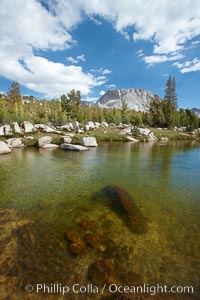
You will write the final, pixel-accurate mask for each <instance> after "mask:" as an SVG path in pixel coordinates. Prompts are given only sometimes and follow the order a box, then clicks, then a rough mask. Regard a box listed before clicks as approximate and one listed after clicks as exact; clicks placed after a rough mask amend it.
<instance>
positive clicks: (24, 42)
mask: <svg viewBox="0 0 200 300" xmlns="http://www.w3.org/2000/svg"><path fill="white" fill-rule="evenodd" d="M48 3H49V8H50V11H47V10H46V9H45V8H44V7H43V6H42V5H41V4H40V2H39V1H38V0H28V1H27V0H16V1H13V0H6V1H0V75H3V76H5V77H7V78H9V79H11V80H17V81H19V83H21V84H24V85H25V86H27V87H29V88H31V89H34V90H35V91H38V92H43V93H45V94H48V95H58V93H63V92H65V91H66V92H67V89H68V88H69V89H71V88H78V89H80V90H81V92H82V93H83V94H87V93H89V92H90V90H91V89H92V87H94V86H100V85H102V84H104V83H105V82H106V77H105V76H104V77H103V76H99V77H97V78H95V76H93V75H92V74H90V73H84V72H83V69H82V68H81V67H79V66H65V65H64V64H59V63H55V62H51V61H49V60H48V59H46V58H42V57H39V56H36V55H35V54H34V53H35V50H42V51H46V50H51V51H52V50H53V51H54V50H64V49H67V48H69V47H71V46H73V45H74V44H75V43H76V41H74V40H73V38H72V36H71V33H70V32H72V29H74V28H75V27H76V26H78V25H79V24H80V23H81V22H82V21H83V20H84V19H85V17H86V16H88V17H89V18H97V17H101V18H104V19H106V20H107V21H108V22H111V23H112V25H113V27H114V28H115V30H116V31H117V32H119V33H121V34H125V35H126V33H127V28H129V32H130V30H131V29H132V32H134V33H133V39H134V40H135V41H137V40H148V41H150V42H152V45H153V52H152V53H151V55H149V56H145V58H144V61H145V62H146V63H147V64H153V63H158V62H163V61H172V60H175V56H176V55H177V56H178V55H179V57H177V58H176V59H177V60H178V59H180V58H181V57H182V56H181V55H182V51H183V50H184V49H185V48H186V46H185V45H186V42H188V41H191V42H192V39H194V38H197V37H198V36H199V35H200V6H199V0H193V1H192V4H191V1H188V0H182V1H181V4H180V1H179V0H174V1H168V0H162V1H154V0H149V1H145V0H141V1H132V0H124V1H123V2H122V1H119V0H109V1H108V0H95V1H94V0H88V1H85V0H76V1H72V0H59V1H49V2H48ZM196 45H197V46H198V44H196ZM174 53H176V54H174ZM141 54H142V52H141ZM138 55H140V54H138ZM78 57H79V58H78ZM78 57H76V58H73V57H71V63H74V64H75V63H76V62H72V59H74V60H78V61H79V62H80V61H84V59H85V57H84V56H83V54H81V55H79V56H78ZM68 61H69V60H68ZM177 67H178V66H177ZM106 70H107V69H105V70H103V69H102V70H101V74H102V75H105V74H106V73H105V72H106ZM180 70H181V72H182V73H185V72H190V71H197V70H199V61H193V60H191V64H190V65H189V66H185V67H184V66H182V67H180ZM59 72H60V75H59ZM103 72H104V73H103ZM107 74H108V73H107Z"/></svg>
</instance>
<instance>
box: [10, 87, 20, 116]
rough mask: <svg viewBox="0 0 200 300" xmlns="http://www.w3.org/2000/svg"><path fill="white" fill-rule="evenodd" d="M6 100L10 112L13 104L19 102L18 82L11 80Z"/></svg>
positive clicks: (12, 109)
mask: <svg viewBox="0 0 200 300" xmlns="http://www.w3.org/2000/svg"><path fill="white" fill-rule="evenodd" d="M7 100H8V110H9V112H10V113H13V111H14V107H15V104H16V103H20V102H21V94H20V87H19V83H18V82H13V83H12V84H11V87H10V90H9V92H8V94H7Z"/></svg>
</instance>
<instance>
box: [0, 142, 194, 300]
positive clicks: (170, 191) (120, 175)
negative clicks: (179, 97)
mask: <svg viewBox="0 0 200 300" xmlns="http://www.w3.org/2000/svg"><path fill="white" fill-rule="evenodd" d="M199 170H200V147H199V144H198V143H195V142H192V143H191V142H186V143H185V142H184V143H183V142H176V143H166V144H162V143H144V144H143V143H137V144H132V143H102V144H100V146H99V147H98V148H95V149H91V150H90V151H88V152H83V153H77V152H67V151H63V150H60V149H55V150H53V149H46V150H38V149H35V148H29V149H16V150H13V151H12V154H11V155H2V156H0V207H1V209H14V210H16V211H17V212H19V213H20V215H21V217H22V218H26V219H31V220H32V221H33V222H35V223H34V224H36V225H35V226H36V227H37V226H38V227H37V230H36V227H34V229H26V231H25V233H23V234H24V235H25V236H26V235H27V236H28V233H27V232H28V231H29V230H33V232H35V235H36V236H37V234H38V235H39V237H37V240H38V243H39V240H40V235H41V234H42V235H43V237H45V238H43V244H44V245H46V243H47V249H46V250H48V251H50V250H49V249H50V248H49V247H48V244H51V243H52V245H53V246H52V252H51V251H50V254H47V253H46V254H45V255H51V257H52V261H51V264H58V268H57V271H55V274H54V277H55V276H58V275H56V274H61V275H59V276H60V277H59V278H63V274H65V276H67V277H66V278H67V280H68V282H70V281H71V282H73V280H75V278H76V277H77V274H76V271H77V272H78V273H79V274H80V272H79V271H78V268H81V270H82V274H81V275H80V278H79V281H81V282H88V280H89V279H88V270H91V269H92V268H93V269H94V270H95V268H97V270H98V264H97V265H95V264H94V261H95V259H97V258H99V257H104V256H105V253H106V252H105V253H104V254H102V253H99V252H98V251H99V249H103V248H105V249H106V247H107V243H111V244H112V243H113V244H114V245H115V247H114V248H116V249H118V252H117V253H116V252H112V251H111V253H112V255H113V257H114V258H115V260H114V261H115V262H116V260H117V257H118V258H119V257H120V265H121V267H120V266H119V264H118V265H117V264H115V268H116V270H117V272H118V273H119V278H118V279H116V280H119V281H120V280H121V279H120V278H122V277H123V276H124V280H128V279H127V278H128V277H127V276H128V275H127V276H125V275H123V274H125V273H124V272H125V270H129V271H130V272H132V271H133V272H134V274H138V276H139V277H138V278H140V282H147V283H165V284H168V285H175V284H179V285H180V284H182V285H184V284H185V285H188V284H190V285H193V286H194V287H195V292H196V294H197V295H198V290H199V278H200V230H199V229H200V218H199V216H200V201H199V193H200V186H199ZM107 185H115V186H117V185H118V186H120V187H122V188H124V189H125V190H126V191H127V192H128V193H129V194H130V195H131V197H132V198H133V201H134V202H135V203H136V204H137V206H138V207H139V209H140V210H141V212H142V214H143V215H144V217H145V218H146V219H147V220H148V226H149V229H148V232H147V233H146V234H141V235H135V234H133V233H132V232H131V231H130V230H129V229H128V228H127V227H126V226H124V222H122V220H121V219H120V218H119V216H118V215H117V214H115V213H114V211H112V210H111V209H110V206H109V205H106V204H105V202H104V203H103V202H102V201H99V199H98V198H95V197H94V195H95V194H96V193H97V192H98V191H100V190H102V189H103V188H104V187H105V186H107ZM81 220H91V221H92V222H94V224H95V225H94V228H92V232H89V234H90V241H89V245H90V246H89V248H87V247H86V246H84V245H87V243H88V242H87V243H86V242H85V240H87V241H88V236H86V237H85V235H86V233H85V231H84V230H83V229H84V228H82V229H80V226H79V225H77V224H80V222H82V221H81ZM77 226H79V227H77ZM69 228H73V230H74V232H77V231H80V232H81V234H82V237H81V239H83V240H84V241H83V243H82V244H81V242H80V237H76V243H79V244H78V245H79V247H86V250H85V252H84V253H85V255H83V256H81V257H76V258H74V257H71V256H70V255H69V257H68V256H67V250H66V249H65V250H62V247H61V245H63V243H64V245H65V247H67V244H65V243H66V241H65V240H64V239H63V233H64V232H65V231H66V230H68V229H69ZM78 228H79V229H78ZM81 230H83V231H84V232H82V231H81ZM72 232H73V231H72ZM94 233H95V235H97V233H98V235H99V241H101V242H98V243H97V241H96V240H95V241H93V238H94ZM24 235H22V236H24ZM68 236H69V234H68ZM20 237H21V235H19V238H20ZM110 239H112V242H108V241H109V240H110ZM27 240H28V238H27ZM91 241H92V242H91ZM27 243H28V242H27ZM70 243H71V242H69V245H68V246H69V247H71V244H70ZM85 243H86V244H85ZM91 243H93V244H92V245H94V244H95V245H98V246H95V247H97V248H98V247H99V248H98V251H97V249H96V248H95V250H94V248H92V246H91ZM58 244H59V246H56V245H58ZM22 245H23V247H25V248H23V247H22V249H24V251H25V249H26V246H24V245H26V243H24V242H23V243H22ZM44 245H43V246H41V247H45V246H44ZM99 245H100V246H99ZM27 247H29V246H27ZM109 247H110V246H109ZM38 249H40V247H39V246H38V248H37V251H39V250H38ZM81 249H82V248H81ZM88 249H89V250H88ZM46 250H45V251H46ZM71 250H72V249H71ZM29 251H30V249H29ZM32 251H33V250H32ZM35 251H36V250H35ZM45 251H44V253H45ZM62 251H63V253H62ZM74 251H78V249H75V250H74ZM102 251H103V250H102ZM58 253H59V255H60V257H61V258H62V259H64V261H66V264H68V271H67V270H66V268H65V267H63V265H62V264H61V263H60V260H59V261H57V258H58ZM123 253H124V254H123ZM34 257H35V256H34V253H33V260H34ZM54 257H55V260H54ZM23 259H25V260H26V258H23ZM35 259H36V258H35ZM37 259H38V260H36V262H35V263H36V264H37V263H38V265H41V266H42V262H41V261H42V257H41V258H40V259H41V260H39V258H37ZM127 261H128V266H127ZM103 263H105V262H103ZM46 264H47V262H46ZM80 265H81V267H80ZM91 266H92V267H91ZM30 268H31V267H30ZM47 269H48V266H47ZM93 269H92V270H93ZM38 270H39V269H38ZM69 270H70V271H69ZM38 272H39V271H38ZM40 272H41V271H40ZM69 272H70V274H69ZM130 272H129V273H130ZM25 273H26V272H25V270H24V274H25ZM51 273H52V270H51ZM27 274H29V275H27ZM30 274H31V273H26V276H31V275H30ZM48 274H49V276H50V277H51V275H50V273H48V272H47V273H46V276H47V277H48ZM32 276H33V275H32ZM34 276H37V271H35V273H34ZM50 277H49V278H50ZM31 278H32V277H31ZM95 278H96V277H95ZM76 279H77V278H76ZM24 280H25V279H24ZM32 280H33V278H32ZM41 280H42V278H41ZM45 280H47V278H45ZM57 280H59V279H57ZM80 299H81V298H80ZM87 299H90V298H87ZM91 299H92V298H91Z"/></svg>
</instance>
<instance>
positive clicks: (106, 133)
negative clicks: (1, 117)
mask: <svg viewBox="0 0 200 300" xmlns="http://www.w3.org/2000/svg"><path fill="white" fill-rule="evenodd" d="M199 134H200V129H196V130H195V131H193V132H186V128H184V127H182V128H176V127H175V128H174V129H173V130H168V129H167V128H157V129H150V128H138V127H135V126H133V125H130V124H129V125H128V124H118V125H116V124H113V123H112V124H108V123H107V122H102V123H98V122H93V121H89V122H88V123H86V124H84V125H82V124H80V123H79V122H77V121H76V122H73V123H67V124H65V125H61V126H53V125H52V124H51V123H48V125H44V124H35V125H33V124H32V123H31V122H29V121H24V122H22V123H21V124H20V125H19V124H18V123H17V122H13V123H12V124H7V125H2V126H0V154H8V153H11V152H12V148H23V147H26V146H36V147H38V148H42V149H48V148H58V147H60V148H61V149H64V150H70V151H85V150H89V148H90V147H97V146H98V141H125V142H132V143H136V142H155V141H158V140H159V141H161V142H168V141H169V140H170V139H173V140H176V139H178V140H179V139H193V140H194V139H197V140H198V139H199Z"/></svg>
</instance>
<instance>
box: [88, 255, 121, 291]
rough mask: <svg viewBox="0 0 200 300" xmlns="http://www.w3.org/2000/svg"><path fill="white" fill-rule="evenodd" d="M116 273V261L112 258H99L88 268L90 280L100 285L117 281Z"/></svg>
mask: <svg viewBox="0 0 200 300" xmlns="http://www.w3.org/2000/svg"><path fill="white" fill-rule="evenodd" d="M114 274H115V271H114V261H113V260H112V259H101V260H97V261H95V262H94V263H93V264H92V265H91V266H90V267H89V269H88V278H89V280H91V282H92V283H94V284H97V285H99V286H100V285H102V284H106V283H114V282H116V279H115V278H114Z"/></svg>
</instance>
